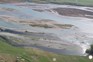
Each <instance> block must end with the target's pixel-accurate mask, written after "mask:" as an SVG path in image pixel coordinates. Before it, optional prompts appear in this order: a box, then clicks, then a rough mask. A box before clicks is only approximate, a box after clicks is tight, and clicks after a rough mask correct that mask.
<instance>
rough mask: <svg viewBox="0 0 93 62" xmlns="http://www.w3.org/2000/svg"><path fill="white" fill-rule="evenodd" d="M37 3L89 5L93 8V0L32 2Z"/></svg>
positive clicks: (36, 0)
mask: <svg viewBox="0 0 93 62" xmlns="http://www.w3.org/2000/svg"><path fill="white" fill-rule="evenodd" d="M32 1H35V2H40V1H43V2H52V3H60V4H61V3H66V4H67V3H72V4H80V5H89V6H93V0H32Z"/></svg>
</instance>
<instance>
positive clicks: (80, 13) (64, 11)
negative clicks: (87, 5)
mask: <svg viewBox="0 0 93 62" xmlns="http://www.w3.org/2000/svg"><path fill="white" fill-rule="evenodd" d="M53 10H55V11H57V12H58V13H59V14H60V15H64V16H73V17H88V18H93V17H92V16H93V12H90V11H85V10H80V9H75V8H55V9H53ZM86 15H89V16H86Z"/></svg>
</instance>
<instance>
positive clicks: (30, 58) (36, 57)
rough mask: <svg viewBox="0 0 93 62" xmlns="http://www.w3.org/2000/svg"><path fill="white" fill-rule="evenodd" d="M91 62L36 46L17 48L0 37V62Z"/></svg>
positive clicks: (90, 61) (83, 58)
mask: <svg viewBox="0 0 93 62" xmlns="http://www.w3.org/2000/svg"><path fill="white" fill-rule="evenodd" d="M53 58H56V59H57V61H55V62H93V60H89V59H88V58H87V57H83V56H70V55H60V54H55V53H50V52H45V51H42V50H39V49H36V48H19V47H14V46H11V45H9V44H7V43H5V40H4V39H1V38H0V62H53Z"/></svg>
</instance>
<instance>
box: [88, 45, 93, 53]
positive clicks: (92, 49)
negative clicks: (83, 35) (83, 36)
mask: <svg viewBox="0 0 93 62" xmlns="http://www.w3.org/2000/svg"><path fill="white" fill-rule="evenodd" d="M86 53H88V54H89V55H93V45H91V47H90V49H88V50H87V51H86Z"/></svg>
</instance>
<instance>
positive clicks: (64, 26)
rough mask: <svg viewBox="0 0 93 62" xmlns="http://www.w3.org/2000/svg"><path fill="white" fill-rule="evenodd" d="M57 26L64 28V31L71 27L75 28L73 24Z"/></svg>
mask: <svg viewBox="0 0 93 62" xmlns="http://www.w3.org/2000/svg"><path fill="white" fill-rule="evenodd" d="M55 25H56V26H58V27H60V28H63V29H69V28H71V27H73V26H74V25H71V24H55Z"/></svg>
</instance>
